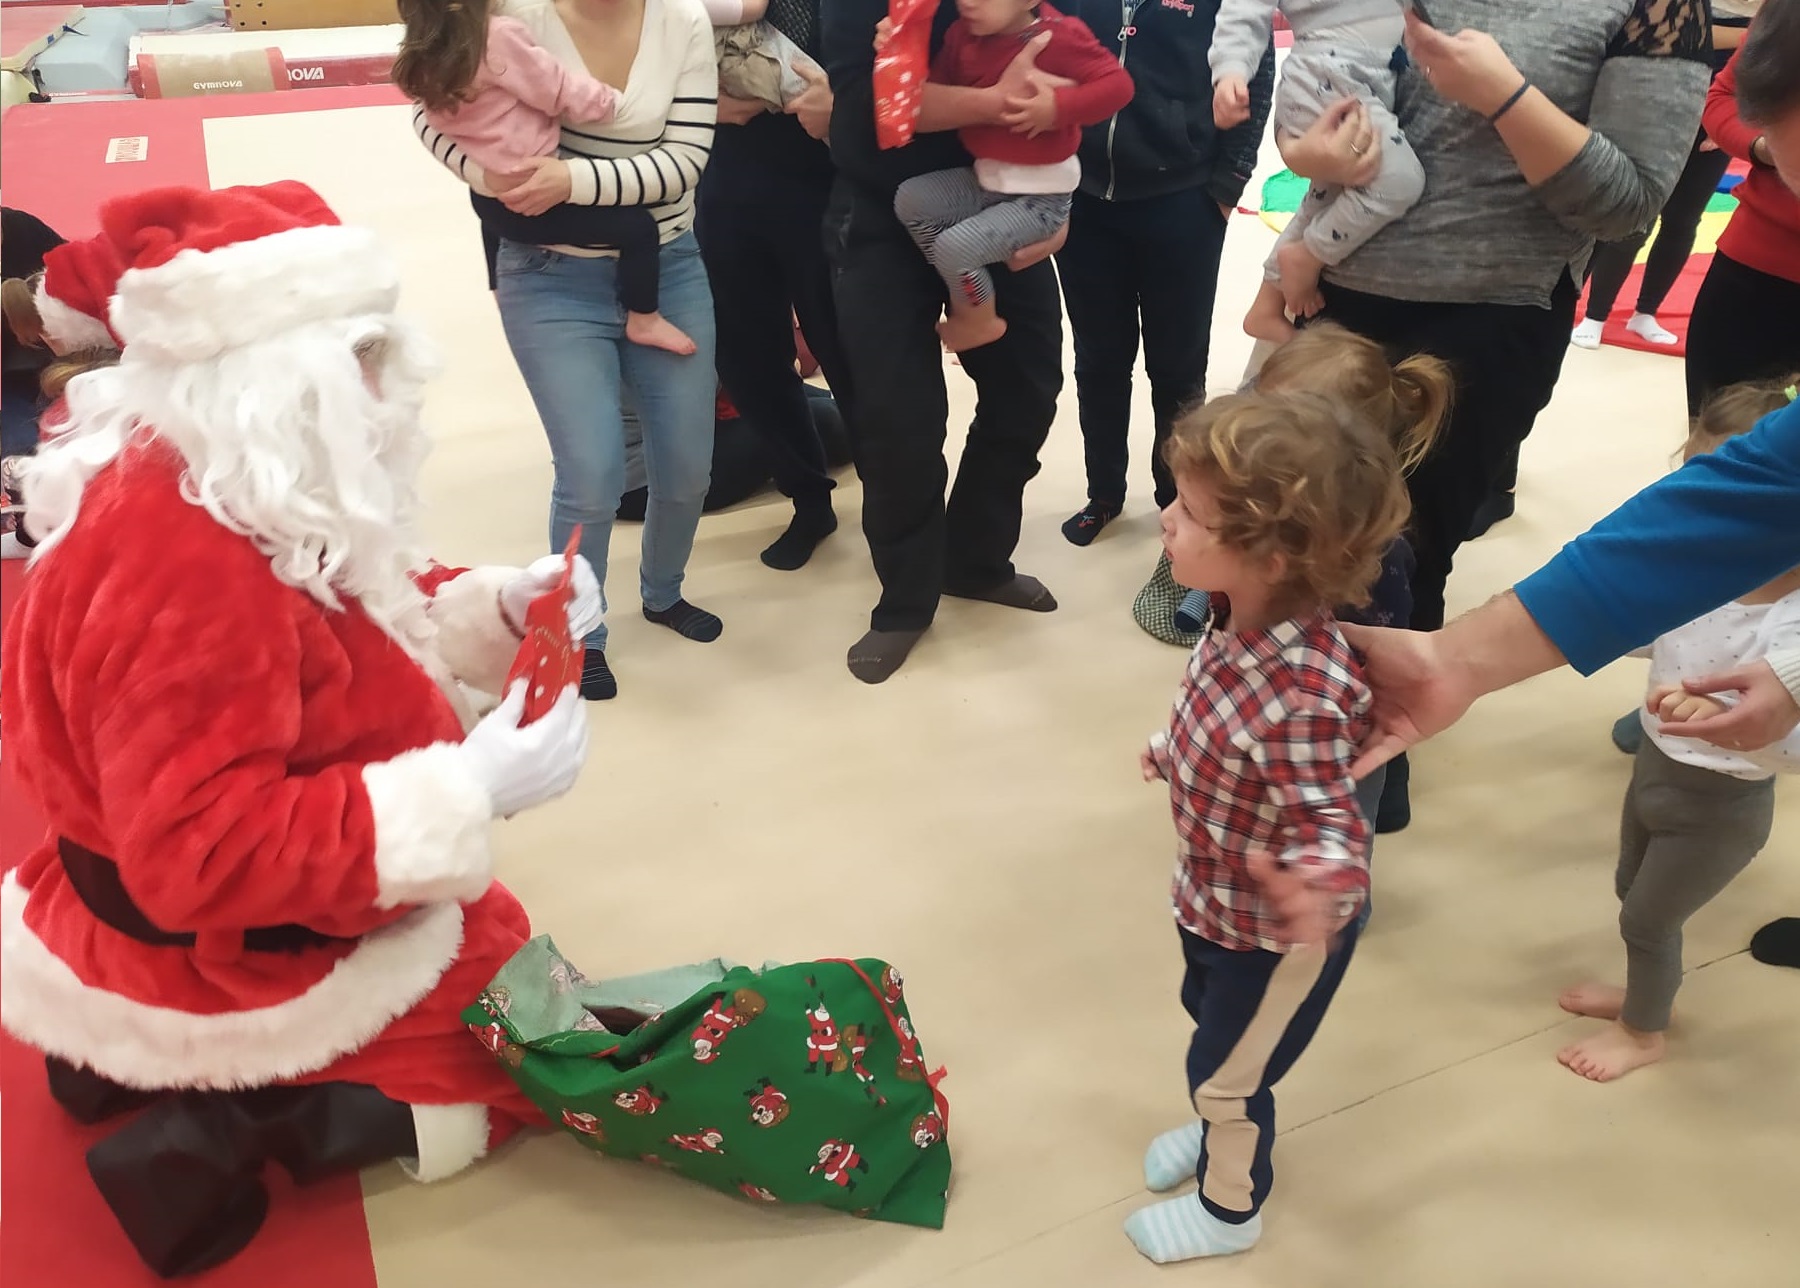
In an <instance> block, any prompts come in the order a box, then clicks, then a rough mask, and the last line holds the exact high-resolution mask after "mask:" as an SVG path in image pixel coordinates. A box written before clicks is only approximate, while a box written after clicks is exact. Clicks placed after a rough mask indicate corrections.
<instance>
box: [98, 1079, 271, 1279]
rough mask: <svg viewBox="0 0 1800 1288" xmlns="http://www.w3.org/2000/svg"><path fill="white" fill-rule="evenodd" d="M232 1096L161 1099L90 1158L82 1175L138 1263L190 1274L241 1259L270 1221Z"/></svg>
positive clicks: (253, 1153) (252, 1148)
mask: <svg viewBox="0 0 1800 1288" xmlns="http://www.w3.org/2000/svg"><path fill="white" fill-rule="evenodd" d="M234 1099H235V1097H234V1096H232V1094H231V1093H228V1092H216V1091H215V1092H203V1091H189V1092H183V1093H181V1094H180V1095H177V1096H175V1097H173V1098H172V1099H168V1100H164V1101H163V1102H162V1103H161V1104H158V1105H156V1106H154V1107H152V1108H151V1109H149V1110H147V1111H146V1112H145V1113H144V1114H142V1115H141V1116H140V1117H138V1118H137V1119H136V1120H135V1121H133V1122H131V1123H129V1124H128V1125H126V1126H125V1127H122V1128H121V1129H119V1130H118V1131H116V1132H114V1133H113V1134H112V1135H111V1136H108V1137H107V1138H106V1139H105V1140H103V1141H101V1142H100V1143H99V1144H98V1145H95V1146H94V1147H93V1148H92V1149H90V1150H89V1151H88V1154H87V1166H88V1174H89V1175H90V1176H92V1177H93V1178H94V1184H95V1186H96V1187H97V1188H98V1189H99V1191H100V1196H101V1197H102V1198H103V1199H105V1200H106V1205H107V1206H108V1207H109V1208H111V1209H112V1212H113V1215H114V1216H115V1217H116V1218H118V1222H119V1225H120V1227H121V1228H122V1229H123V1230H124V1231H125V1236H126V1238H128V1239H130V1240H131V1246H132V1247H134V1248H136V1249H137V1254H138V1256H140V1257H142V1258H143V1259H144V1264H145V1265H147V1266H149V1267H150V1269H152V1270H154V1271H155V1272H156V1273H157V1274H159V1275H161V1276H163V1277H164V1278H174V1277H175V1276H177V1275H191V1274H196V1273H198V1272H200V1271H202V1270H208V1269H211V1268H212V1267H213V1266H217V1265H220V1264H222V1263H223V1262H225V1261H228V1260H230V1259H231V1258H232V1257H234V1256H236V1255H237V1254H238V1253H239V1252H241V1251H243V1249H244V1247H245V1245H247V1244H248V1243H249V1242H250V1240H251V1239H253V1238H255V1237H256V1232H257V1231H258V1230H260V1229H261V1228H262V1223H263V1218H264V1217H265V1216H266V1215H267V1214H268V1209H269V1193H268V1191H267V1190H265V1189H264V1188H263V1183H262V1165H263V1154H262V1151H261V1149H260V1148H258V1146H257V1143H256V1141H255V1139H254V1136H253V1134H252V1133H251V1132H250V1131H248V1130H246V1128H247V1120H246V1118H245V1117H244V1115H243V1114H242V1113H241V1112H239V1110H238V1108H237V1106H236V1105H235V1104H234V1103H233V1101H234Z"/></svg>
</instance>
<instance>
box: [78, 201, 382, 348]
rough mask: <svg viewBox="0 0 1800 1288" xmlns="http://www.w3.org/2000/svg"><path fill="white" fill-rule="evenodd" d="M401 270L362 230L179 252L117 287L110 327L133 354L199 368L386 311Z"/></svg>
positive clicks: (313, 230) (320, 229)
mask: <svg viewBox="0 0 1800 1288" xmlns="http://www.w3.org/2000/svg"><path fill="white" fill-rule="evenodd" d="M399 298H400V271H399V269H398V268H397V267H396V266H395V264H394V261H393V260H392V259H391V258H390V257H389V256H388V254H387V252H386V251H384V250H382V248H381V245H380V243H379V241H377V239H376V237H375V234H374V233H372V232H370V231H369V230H368V229H366V228H347V227H343V226H342V225H337V224H325V225H318V226H314V227H307V228H290V229H288V230H286V231H285V232H279V233H272V234H270V235H269V236H267V237H258V238H255V239H254V240H251V241H245V242H236V243H234V244H232V245H230V246H221V247H220V248H219V249H217V250H209V251H201V250H184V251H182V252H181V253H180V254H178V255H176V256H175V257H174V258H173V259H171V260H170V261H169V262H168V263H166V264H159V265H157V266H156V267H155V268H134V269H131V270H129V271H128V272H126V273H125V275H124V276H123V277H121V278H120V279H119V290H118V294H116V295H114V296H113V301H112V324H113V327H114V328H115V329H116V330H117V331H118V333H119V338H120V339H121V340H122V341H124V342H125V344H126V345H127V346H128V347H130V348H131V349H132V350H133V351H134V352H142V353H146V354H149V355H151V356H154V357H159V358H163V359H165V360H172V361H175V362H204V361H205V360H206V359H208V358H212V357H216V356H217V355H219V354H221V353H223V352H225V351H226V350H227V349H233V348H237V347H239V346H242V345H246V344H254V343H256V342H257V341H259V340H267V339H269V338H271V337H273V336H277V335H280V334H282V333H283V332H284V331H291V330H293V329H294V328H296V327H300V326H305V325H306V324H307V323H309V322H323V321H327V320H329V319H332V318H351V317H361V316H363V315H366V314H385V313H392V312H393V310H394V305H395V304H396V303H397V302H398V301H399Z"/></svg>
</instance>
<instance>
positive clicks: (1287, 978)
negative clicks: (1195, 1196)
mask: <svg viewBox="0 0 1800 1288" xmlns="http://www.w3.org/2000/svg"><path fill="white" fill-rule="evenodd" d="M1326 957H1327V952H1326V947H1325V945H1323V944H1309V945H1307V946H1305V947H1303V948H1296V949H1294V951H1292V952H1290V953H1288V954H1286V955H1285V956H1284V957H1283V958H1282V961H1281V965H1279V966H1277V967H1276V968H1275V972H1274V974H1272V975H1270V976H1269V986H1268V988H1267V989H1265V990H1264V991H1263V997H1262V1004H1261V1005H1260V1006H1258V1007H1257V1008H1256V1013H1255V1014H1254V1015H1253V1016H1251V1017H1250V1023H1249V1025H1248V1026H1247V1027H1246V1028H1245V1029H1244V1035H1243V1036H1242V1037H1240V1038H1239V1039H1238V1043H1237V1045H1236V1046H1234V1047H1232V1048H1231V1054H1229V1055H1227V1056H1226V1057H1225V1061H1224V1063H1223V1064H1221V1065H1220V1066H1219V1067H1218V1069H1217V1070H1216V1071H1215V1072H1214V1073H1213V1076H1212V1077H1210V1078H1208V1079H1207V1080H1206V1081H1205V1082H1203V1083H1201V1084H1200V1086H1199V1087H1198V1088H1196V1089H1195V1091H1194V1110H1195V1112H1196V1113H1198V1114H1199V1115H1200V1117H1201V1118H1202V1119H1204V1120H1205V1122H1206V1179H1205V1180H1204V1181H1203V1182H1201V1186H1200V1192H1201V1193H1202V1194H1204V1195H1205V1196H1206V1197H1207V1200H1208V1201H1209V1202H1212V1203H1216V1204H1218V1205H1219V1206H1220V1207H1222V1208H1224V1209H1226V1210H1227V1211H1229V1212H1248V1211H1249V1210H1250V1209H1251V1208H1252V1207H1254V1206H1255V1202H1254V1200H1253V1199H1252V1198H1251V1194H1250V1165H1251V1163H1252V1162H1253V1161H1254V1160H1255V1158H1256V1146H1257V1130H1258V1129H1257V1126H1256V1124H1255V1123H1253V1122H1251V1121H1250V1119H1249V1116H1248V1115H1247V1114H1246V1113H1245V1112H1244V1105H1245V1102H1246V1101H1247V1100H1249V1099H1250V1097H1251V1096H1253V1095H1255V1094H1256V1089H1257V1088H1258V1087H1260V1086H1262V1083H1263V1072H1264V1070H1266V1069H1267V1068H1268V1067H1269V1060H1270V1058H1271V1057H1272V1056H1274V1054H1275V1048H1276V1047H1277V1046H1278V1045H1280V1043H1281V1039H1282V1037H1283V1035H1284V1034H1286V1033H1287V1031H1288V1026H1289V1025H1290V1024H1292V1023H1293V1022H1294V1015H1295V1013H1296V1012H1297V1011H1299V1009H1300V1005H1301V1003H1303V1002H1305V1001H1306V997H1307V994H1309V993H1311V992H1312V989H1313V985H1314V984H1316V983H1318V982H1319V976H1320V974H1321V973H1322V972H1323V971H1324V969H1325V962H1326Z"/></svg>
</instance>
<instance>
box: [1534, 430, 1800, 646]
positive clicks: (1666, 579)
mask: <svg viewBox="0 0 1800 1288" xmlns="http://www.w3.org/2000/svg"><path fill="white" fill-rule="evenodd" d="M1796 566H1800V402H1793V403H1789V404H1788V406H1787V407H1786V408H1785V409H1784V410H1782V411H1777V412H1773V413H1771V414H1770V415H1768V416H1765V417H1763V419H1762V420H1760V421H1758V422H1757V424H1756V427H1755V428H1754V429H1752V430H1751V431H1750V432H1749V433H1748V434H1740V435H1739V436H1738V437H1736V438H1734V439H1731V440H1730V441H1729V442H1727V443H1725V444H1724V445H1723V446H1721V447H1719V448H1718V449H1717V450H1715V451H1712V452H1709V453H1707V454H1706V455H1704V456H1697V457H1695V458H1694V459H1693V460H1691V461H1689V462H1688V463H1687V464H1686V465H1684V466H1683V467H1682V468H1681V469H1679V470H1677V471H1676V472H1675V473H1673V474H1671V475H1670V476H1669V477H1668V478H1666V479H1662V480H1660V481H1659V482H1657V483H1655V484H1653V485H1652V486H1650V487H1647V488H1645V489H1644V490H1643V491H1642V492H1639V493H1638V494H1637V495H1636V496H1634V497H1632V498H1631V500H1629V501H1627V502H1625V504H1624V505H1621V506H1620V507H1619V508H1618V509H1617V510H1614V511H1613V512H1612V513H1611V514H1610V515H1608V516H1607V517H1606V518H1604V519H1602V520H1600V522H1599V523H1597V524H1595V525H1594V526H1593V527H1592V528H1590V529H1589V530H1588V531H1587V532H1586V533H1585V534H1583V535H1582V536H1580V537H1577V538H1576V539H1575V540H1574V541H1571V542H1570V543H1569V544H1568V545H1566V546H1564V547H1563V549H1562V553H1560V554H1558V555H1557V556H1556V557H1555V558H1554V559H1552V560H1551V561H1550V562H1549V563H1547V564H1545V565H1544V566H1543V567H1542V568H1540V569H1539V570H1538V571H1537V572H1535V573H1533V574H1532V575H1531V576H1529V577H1527V578H1526V579H1525V580H1524V581H1522V582H1520V583H1519V584H1518V586H1517V587H1515V588H1514V589H1515V591H1516V593H1517V594H1518V596H1519V599H1520V601H1521V602H1522V603H1523V604H1524V605H1525V609H1526V611H1527V612H1529V613H1530V614H1531V616H1532V617H1533V618H1534V619H1535V620H1536V621H1537V624H1538V625H1539V626H1540V627H1542V628H1543V630H1544V633H1545V634H1546V635H1548V636H1549V637H1550V639H1551V640H1552V642H1554V643H1555V645H1556V647H1557V648H1558V649H1560V650H1561V651H1562V655H1563V656H1564V657H1566V658H1568V659H1569V664H1570V665H1571V666H1573V667H1574V668H1575V669H1576V670H1577V671H1580V672H1581V673H1582V674H1583V675H1591V674H1593V673H1594V672H1595V671H1597V670H1599V669H1600V668H1601V667H1603V666H1605V665H1606V664H1607V663H1608V662H1611V661H1613V660H1614V659H1615V658H1618V657H1622V656H1624V655H1625V654H1626V653H1628V652H1630V651H1631V650H1632V649H1634V648H1637V647H1639V646H1640V645H1643V644H1647V643H1649V642H1650V641H1651V640H1653V639H1655V638H1656V637H1657V636H1658V635H1661V634H1662V633H1663V632H1664V631H1669V630H1673V629H1674V628H1675V627H1677V626H1681V625H1683V624H1684V623H1687V622H1690V621H1693V620H1694V619H1695V618H1696V617H1699V616H1701V615H1702V614H1704V613H1707V612H1710V611H1711V610H1713V609H1715V608H1717V607H1718V606H1719V605H1721V604H1724V603H1727V602H1729V601H1730V600H1733V599H1735V598H1737V597H1738V596H1739V595H1744V594H1748V593H1749V592H1750V591H1752V590H1754V589H1755V588H1756V587H1758V586H1761V585H1763V584H1764V583H1765V582H1769V581H1772V580H1774V579H1775V578H1776V577H1778V576H1780V575H1781V574H1782V573H1784V572H1787V571H1788V570H1789V569H1791V568H1794V567H1796Z"/></svg>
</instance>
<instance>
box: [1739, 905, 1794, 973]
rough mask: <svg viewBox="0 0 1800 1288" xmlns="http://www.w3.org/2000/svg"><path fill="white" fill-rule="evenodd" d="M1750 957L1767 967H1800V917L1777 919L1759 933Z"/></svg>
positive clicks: (1754, 939)
mask: <svg viewBox="0 0 1800 1288" xmlns="http://www.w3.org/2000/svg"><path fill="white" fill-rule="evenodd" d="M1750 955H1751V956H1752V957H1754V958H1756V960H1757V961H1759V962H1762V963H1763V964H1764V965H1765V966H1794V967H1800V917H1777V918H1776V919H1775V920H1774V921H1771V922H1770V923H1769V924H1768V925H1766V926H1764V927H1763V928H1762V929H1761V930H1759V931H1757V932H1756V934H1754V935H1753V936H1751V939H1750Z"/></svg>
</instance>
